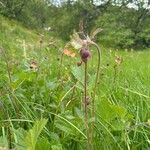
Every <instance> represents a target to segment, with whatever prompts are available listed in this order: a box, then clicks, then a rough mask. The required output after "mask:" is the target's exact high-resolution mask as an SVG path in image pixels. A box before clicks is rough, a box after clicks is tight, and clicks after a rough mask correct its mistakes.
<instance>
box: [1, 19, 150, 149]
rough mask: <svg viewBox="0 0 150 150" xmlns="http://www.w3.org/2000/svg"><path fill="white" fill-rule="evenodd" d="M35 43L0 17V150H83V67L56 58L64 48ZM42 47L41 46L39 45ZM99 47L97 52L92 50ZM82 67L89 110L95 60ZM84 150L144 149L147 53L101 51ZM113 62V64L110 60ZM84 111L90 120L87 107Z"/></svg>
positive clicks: (148, 125)
mask: <svg viewBox="0 0 150 150" xmlns="http://www.w3.org/2000/svg"><path fill="white" fill-rule="evenodd" d="M44 34H45V36H44V37H43V36H42V37H41V36H40V34H38V33H37V32H36V31H31V30H29V29H26V28H24V27H23V26H22V25H20V24H19V25H18V23H16V22H15V21H9V20H7V19H6V18H3V17H2V16H0V147H6V148H16V149H17V150H86V149H87V133H86V132H87V131H86V128H85V120H84V107H83V100H82V99H83V82H84V64H82V65H81V66H80V67H78V66H77V62H78V61H80V55H79V53H78V51H77V50H73V51H74V52H75V53H76V57H69V56H66V55H62V50H63V48H64V45H65V44H64V43H63V42H62V41H61V40H58V39H53V40H55V46H56V47H55V46H54V45H51V44H49V43H50V41H49V40H52V38H51V36H48V35H47V34H46V33H44ZM41 40H42V41H41ZM99 45H100V46H101V44H100V43H99ZM90 49H91V58H90V59H89V61H88V69H87V72H88V83H87V88H88V96H89V103H90V104H91V101H90V100H91V99H92V92H93V87H94V83H95V82H94V81H95V74H96V67H97V52H96V49H95V48H94V47H91V48H90ZM101 49H102V57H101V67H100V77H99V82H98V84H97V91H96V101H95V116H96V121H95V122H94V121H93V118H92V117H91V116H90V115H89V118H88V124H89V126H90V125H91V124H92V123H93V122H94V132H93V140H91V141H90V142H92V146H93V149H94V150H148V149H149V148H150V49H147V50H141V51H135V50H134V51H125V50H119V51H118V50H114V49H108V48H104V47H101ZM117 58H118V60H117ZM90 104H89V106H88V111H89V114H90V111H91V105H90Z"/></svg>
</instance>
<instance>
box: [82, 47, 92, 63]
mask: <svg viewBox="0 0 150 150" xmlns="http://www.w3.org/2000/svg"><path fill="white" fill-rule="evenodd" d="M90 55H91V54H90V51H89V49H87V48H81V50H80V56H81V59H82V61H83V62H87V60H88V58H89V57H90Z"/></svg>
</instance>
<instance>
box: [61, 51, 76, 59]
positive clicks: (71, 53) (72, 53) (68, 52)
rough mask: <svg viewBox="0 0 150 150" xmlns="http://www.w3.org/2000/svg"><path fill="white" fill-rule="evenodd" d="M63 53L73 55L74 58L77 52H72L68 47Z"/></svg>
mask: <svg viewBox="0 0 150 150" xmlns="http://www.w3.org/2000/svg"><path fill="white" fill-rule="evenodd" d="M63 53H64V54H65V55H67V56H70V57H72V58H73V57H75V56H76V54H75V53H74V52H71V51H70V50H68V49H64V51H63Z"/></svg>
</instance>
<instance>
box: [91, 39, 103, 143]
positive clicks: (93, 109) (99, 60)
mask: <svg viewBox="0 0 150 150" xmlns="http://www.w3.org/2000/svg"><path fill="white" fill-rule="evenodd" d="M92 45H94V46H95V47H96V49H97V52H98V64H97V70H96V78H95V85H94V89H93V95H92V118H95V96H96V89H97V84H98V80H99V72H100V64H101V49H100V47H99V46H98V45H97V44H96V43H95V42H92ZM94 121H95V119H94ZM93 129H94V122H92V125H91V143H92V141H93Z"/></svg>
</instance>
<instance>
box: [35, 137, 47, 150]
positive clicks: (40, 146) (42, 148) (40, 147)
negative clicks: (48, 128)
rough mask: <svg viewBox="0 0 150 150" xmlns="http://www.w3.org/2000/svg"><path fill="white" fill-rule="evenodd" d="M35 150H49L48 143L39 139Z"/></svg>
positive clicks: (44, 139) (43, 139)
mask: <svg viewBox="0 0 150 150" xmlns="http://www.w3.org/2000/svg"><path fill="white" fill-rule="evenodd" d="M35 150H50V143H49V142H48V140H47V139H46V138H41V139H39V140H38V141H37V143H36V148H35Z"/></svg>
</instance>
